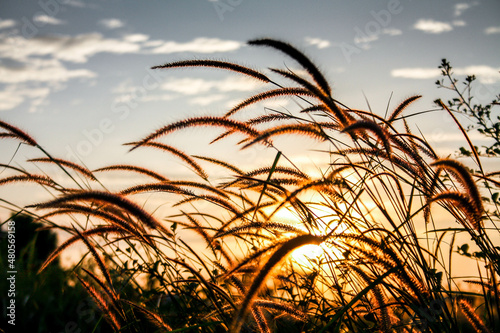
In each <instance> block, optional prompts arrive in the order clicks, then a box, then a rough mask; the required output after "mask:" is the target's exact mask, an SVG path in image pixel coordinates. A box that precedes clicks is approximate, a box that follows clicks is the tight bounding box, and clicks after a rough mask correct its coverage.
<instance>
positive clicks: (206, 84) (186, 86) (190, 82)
mask: <svg viewBox="0 0 500 333" xmlns="http://www.w3.org/2000/svg"><path fill="white" fill-rule="evenodd" d="M260 85H261V83H260V82H257V81H256V80H252V79H250V78H246V77H234V76H229V77H227V78H225V79H223V80H205V79H200V78H180V79H177V78H176V79H171V80H169V81H167V82H165V83H163V84H162V85H161V89H163V90H167V91H173V92H176V93H179V94H183V95H199V94H202V93H206V92H208V91H210V90H216V91H219V92H230V91H252V90H254V89H256V88H257V87H259V86H260Z"/></svg>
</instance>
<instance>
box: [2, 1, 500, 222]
mask: <svg viewBox="0 0 500 333" xmlns="http://www.w3.org/2000/svg"><path fill="white" fill-rule="evenodd" d="M499 17H500V1H498V0H478V1H463V0H462V1H453V0H441V1H431V0H423V1H416V0H413V1H411V0H363V1H362V0H358V1H342V0H311V1H304V0H289V1H278V0H265V1H263V0H254V1H251V0H218V1H211V0H183V1H172V0H163V1H159V0H157V1H120V0H106V1H95V0H90V1H79V0H39V1H32V0H0V120H2V121H7V122H9V123H12V124H13V125H15V126H18V127H20V128H22V129H23V130H25V131H26V132H28V133H30V134H31V136H33V137H34V138H35V139H36V140H37V141H38V143H39V144H40V145H41V146H43V147H44V148H45V149H46V150H47V151H49V152H50V153H51V154H52V155H53V156H54V157H60V158H64V159H67V160H70V161H73V162H81V163H83V164H85V165H86V166H87V167H88V168H89V169H95V168H99V167H103V166H106V165H110V164H119V163H128V162H132V163H134V164H136V165H139V166H146V165H147V166H151V164H153V165H154V166H155V167H153V169H155V170H156V171H161V172H162V173H163V174H165V175H167V176H168V177H171V176H172V178H175V176H179V177H181V178H182V177H184V176H185V175H186V174H187V173H188V172H189V170H188V169H187V168H186V167H183V166H181V164H182V163H180V161H175V159H173V160H168V161H167V160H166V159H165V158H164V157H162V156H159V155H157V154H151V153H149V152H142V151H141V152H138V151H134V152H131V153H129V152H128V147H126V146H123V145H122V144H123V143H126V142H131V141H135V140H138V139H141V138H143V137H144V136H146V135H147V134H148V133H150V132H151V131H153V130H156V129H157V128H159V127H161V126H162V125H165V124H167V123H171V122H173V121H176V120H180V119H183V118H186V117H190V116H201V115H222V114H224V113H225V112H226V111H227V110H228V109H229V108H230V107H231V106H234V105H235V104H236V103H237V101H238V100H241V99H242V98H245V97H248V96H251V95H252V94H254V93H256V92H260V91H263V90H264V89H266V87H264V86H262V85H261V84H260V83H258V82H255V81H252V80H251V79H247V78H244V77H241V76H239V75H236V74H234V73H226V72H223V71H218V70H214V69H182V70H179V69H176V70H167V71H165V70H151V69H150V68H151V67H152V66H155V65H161V64H164V63H167V62H171V61H177V60H184V59H205V58H208V59H222V60H228V61H234V62H236V63H239V64H243V65H247V66H250V67H251V68H254V69H258V70H261V71H263V72H265V73H266V74H268V73H269V70H267V68H268V67H278V68H284V67H288V68H292V69H294V70H297V64H296V63H295V62H294V61H293V60H291V59H289V58H287V57H285V56H284V55H283V54H280V53H278V52H273V50H270V49H267V48H259V47H252V46H248V45H247V44H246V42H247V41H248V40H251V39H255V38H262V37H270V38H275V39H279V40H283V41H286V42H289V43H291V44H293V45H294V46H296V47H297V48H299V49H300V50H302V51H303V52H305V53H306V54H307V55H308V56H310V58H311V59H312V60H313V61H314V62H315V63H316V64H317V66H318V67H319V68H320V69H321V70H322V71H323V72H324V73H325V76H326V77H327V79H328V80H329V82H330V83H331V85H332V87H333V97H334V98H336V99H337V100H339V101H341V102H343V103H344V104H346V105H348V106H350V107H352V108H362V109H368V108H370V109H371V110H373V112H375V113H377V114H380V115H384V114H385V112H386V110H387V109H388V108H389V109H391V108H394V107H395V106H396V105H397V104H399V103H400V102H401V101H403V100H404V99H406V98H408V97H410V96H413V95H415V94H421V95H423V98H422V99H420V100H419V101H417V102H415V103H414V104H413V105H412V107H411V108H410V109H409V110H408V111H407V112H409V113H412V112H414V113H417V112H419V111H425V110H432V109H435V106H434V105H433V103H432V101H433V100H435V99H436V98H439V97H441V98H443V99H446V96H447V93H446V91H444V90H443V89H437V88H436V86H435V84H434V82H435V81H436V80H437V79H438V78H439V76H440V71H439V69H438V68H437V67H438V65H439V64H440V62H441V59H443V58H446V59H448V60H449V61H450V62H451V64H452V65H453V67H454V72H455V74H457V75H458V76H459V78H463V77H464V76H465V75H468V74H475V75H476V76H477V78H478V82H477V83H476V86H475V89H474V91H473V92H474V94H475V95H476V97H477V99H476V102H477V103H483V104H484V103H488V102H490V101H491V99H492V98H493V97H494V95H495V94H496V93H498V92H499V91H500V89H499V88H500V73H499V71H500V57H499V54H500V20H499ZM267 88H269V87H267ZM265 106H266V107H271V108H275V109H278V110H287V109H288V108H291V107H293V106H294V104H293V102H292V101H290V100H286V99H280V100H276V101H269V102H268V103H267V104H265ZM253 110H256V112H259V113H262V111H263V110H264V105H258V106H256V107H255V108H254V109H253ZM463 120H464V121H465V119H463ZM409 122H410V125H411V126H414V128H416V129H417V130H419V131H421V132H422V133H423V134H424V135H425V137H426V139H427V140H429V141H430V142H431V143H432V144H433V145H434V147H437V148H438V150H439V151H440V153H442V154H451V153H453V152H454V151H456V150H457V148H458V147H460V146H464V145H465V142H464V140H463V138H462V137H461V136H460V135H459V134H458V132H457V129H456V126H455V125H454V124H453V122H452V121H451V120H450V119H449V118H448V117H447V116H446V115H445V114H444V113H442V112H430V113H424V114H422V115H421V116H418V117H413V118H409ZM471 136H472V137H473V139H477V140H480V137H478V136H476V135H475V134H472V135H471ZM214 137H215V136H213V135H212V133H211V132H210V131H209V130H207V129H199V130H196V131H192V132H188V133H184V134H179V135H173V136H172V137H169V140H170V141H169V144H172V145H173V146H176V147H179V148H182V149H184V150H186V151H188V152H189V153H192V154H205V155H211V156H219V157H223V156H220V155H221V152H222V155H224V154H226V156H225V158H226V160H229V162H232V159H233V158H237V160H238V161H240V164H239V165H243V166H245V167H247V168H250V167H251V165H252V164H254V163H256V161H264V163H265V164H270V163H272V161H273V152H271V153H269V152H268V151H265V150H264V149H262V148H259V147H257V146H255V147H254V148H252V149H251V150H247V151H243V152H237V153H234V152H229V150H227V151H226V150H225V149H228V147H227V146H224V145H218V146H217V145H216V146H215V147H211V146H210V147H208V146H207V145H202V144H200V143H199V142H200V141H207V138H210V140H211V139H213V138H214ZM479 142H480V141H479ZM289 146H291V149H290V151H291V153H292V154H293V152H294V151H295V150H296V148H297V147H299V146H300V147H301V148H305V149H303V150H302V151H307V149H308V148H314V146H313V145H311V146H308V145H307V144H306V143H302V142H295V144H294V145H289ZM289 148H290V147H289ZM0 153H1V154H0V156H1V157H0V158H1V161H0V163H11V164H12V165H14V166H22V167H28V166H27V164H26V162H25V160H26V159H28V158H32V157H40V156H42V155H41V154H40V151H38V150H34V149H32V148H30V147H26V146H21V147H19V146H18V144H17V143H16V142H13V141H12V140H2V141H1V142H0ZM217 154H219V155H217ZM311 154H312V153H311ZM317 156H318V155H317ZM321 156H323V157H324V154H323V155H321ZM295 157H296V159H295V162H297V160H299V161H304V163H306V164H307V163H308V162H310V161H311V159H310V158H308V157H304V156H302V157H301V156H295ZM301 158H302V160H301ZM266 161H267V162H266ZM298 164H299V165H300V163H298ZM37 168H38V166H31V169H32V170H34V171H39V169H37ZM4 171H5V170H2V172H1V173H2V174H3V176H5V175H6V172H4ZM43 172H49V171H47V168H44V169H43ZM224 176H227V175H224V174H221V177H224ZM106 177H108V179H107V180H108V182H107V184H114V185H116V188H120V189H122V188H124V184H127V185H133V183H134V182H136V181H137V182H139V181H140V180H133V179H131V178H130V177H129V178H124V177H123V176H121V178H120V176H111V175H104V174H103V175H102V178H100V179H101V180H102V179H104V178H106ZM113 177H115V178H113ZM131 183H132V184H131ZM31 186H33V185H31ZM26 191H30V192H26ZM26 193H28V194H29V195H26ZM40 193H43V191H32V187H29V186H28V187H27V189H25V188H20V187H16V186H15V185H9V186H3V187H2V188H1V189H0V199H2V198H3V199H9V200H10V199H11V198H13V197H16V200H17V201H16V202H17V203H18V204H19V205H21V206H22V205H25V204H32V203H33V202H37V201H40V200H42V197H41V196H39V195H41V194H40ZM151 201H152V202H153V203H152V207H153V208H152V209H154V210H155V211H156V209H157V207H155V205H161V203H159V202H160V201H153V200H151ZM201 209H203V207H201ZM0 217H1V218H2V220H5V219H6V218H7V217H8V213H7V212H6V211H1V210H0Z"/></svg>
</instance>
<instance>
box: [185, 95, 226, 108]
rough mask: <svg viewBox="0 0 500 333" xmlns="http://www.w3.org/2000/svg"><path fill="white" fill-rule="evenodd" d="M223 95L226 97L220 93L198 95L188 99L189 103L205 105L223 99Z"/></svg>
mask: <svg viewBox="0 0 500 333" xmlns="http://www.w3.org/2000/svg"><path fill="white" fill-rule="evenodd" d="M225 97H226V95H222V94H215V95H208V96H200V97H196V98H193V99H191V100H189V104H193V105H200V106H207V105H209V104H212V103H215V102H218V101H220V100H223V99H224V98H225Z"/></svg>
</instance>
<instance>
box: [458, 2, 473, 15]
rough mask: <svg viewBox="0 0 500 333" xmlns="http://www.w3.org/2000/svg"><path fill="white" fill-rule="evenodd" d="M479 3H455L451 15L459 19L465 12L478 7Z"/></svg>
mask: <svg viewBox="0 0 500 333" xmlns="http://www.w3.org/2000/svg"><path fill="white" fill-rule="evenodd" d="M478 4H479V3H478V2H472V3H465V2H461V3H457V4H455V6H454V7H453V15H455V16H456V17H459V16H461V15H462V14H463V13H464V12H465V11H466V10H468V9H470V8H472V7H474V6H476V5H478Z"/></svg>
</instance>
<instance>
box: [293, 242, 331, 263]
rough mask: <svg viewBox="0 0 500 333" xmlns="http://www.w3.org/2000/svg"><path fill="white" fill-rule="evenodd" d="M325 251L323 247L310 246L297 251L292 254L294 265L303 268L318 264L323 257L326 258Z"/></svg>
mask: <svg viewBox="0 0 500 333" xmlns="http://www.w3.org/2000/svg"><path fill="white" fill-rule="evenodd" d="M324 253H325V250H324V248H323V246H321V245H314V244H308V245H304V246H301V247H299V248H297V249H295V250H294V251H293V252H292V253H291V258H292V260H293V262H294V263H296V264H298V265H299V266H302V267H309V268H311V266H313V265H314V262H316V263H318V262H319V260H320V259H321V257H323V256H324Z"/></svg>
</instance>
